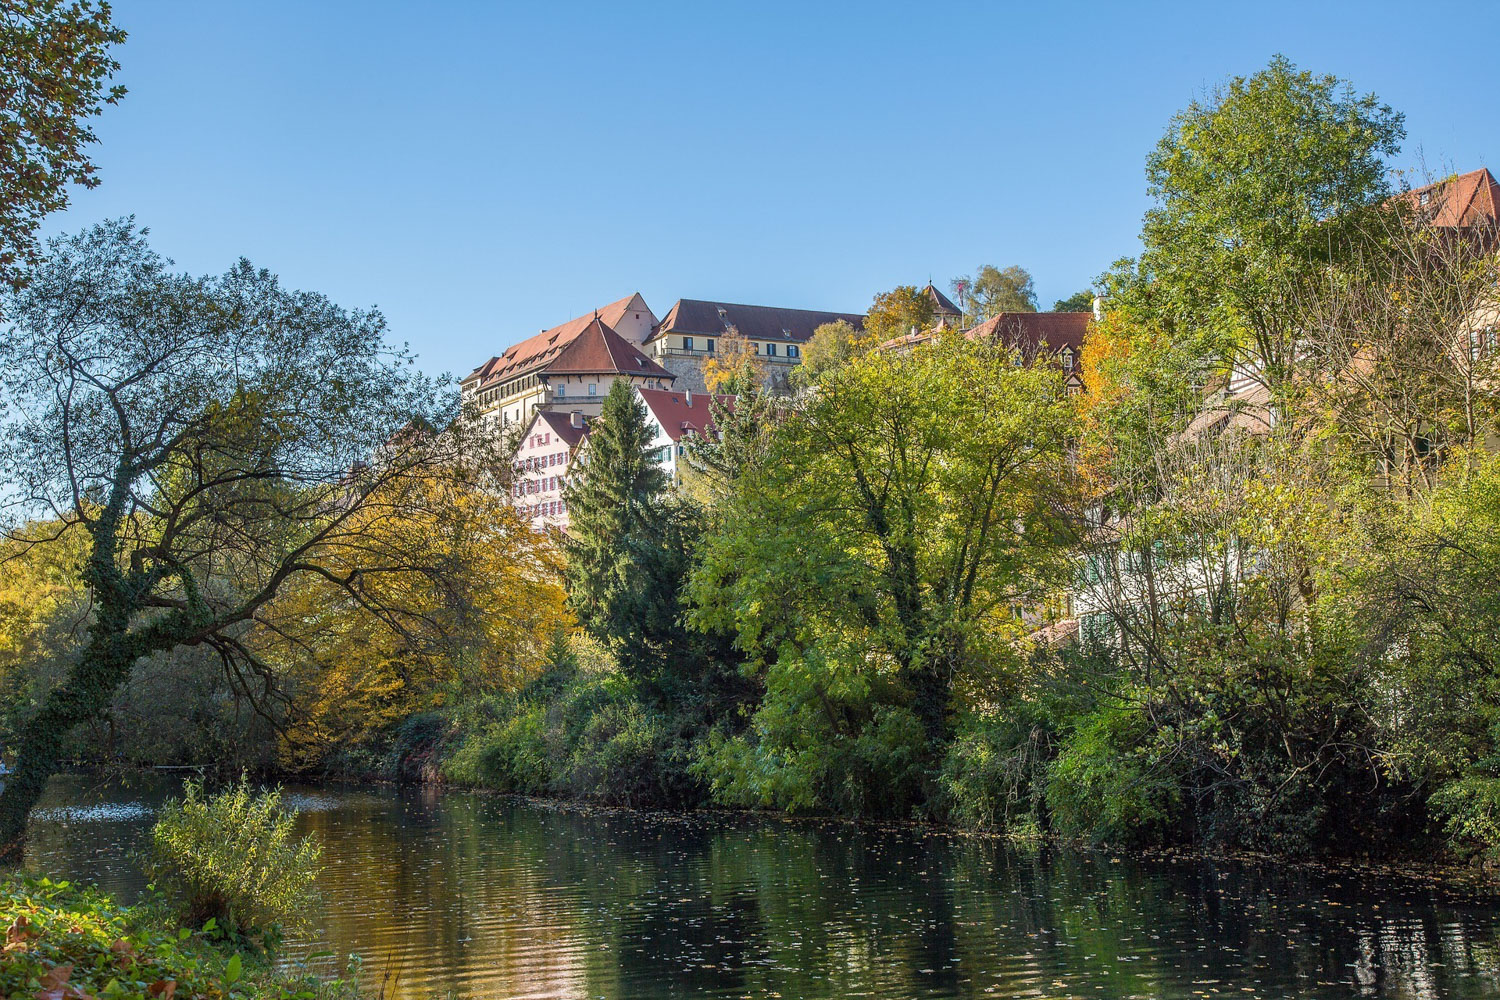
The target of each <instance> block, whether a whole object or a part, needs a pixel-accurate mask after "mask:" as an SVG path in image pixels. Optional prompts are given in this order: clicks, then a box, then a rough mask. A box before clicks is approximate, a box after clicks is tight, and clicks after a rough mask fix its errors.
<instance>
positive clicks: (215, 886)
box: [145, 776, 322, 940]
mask: <svg viewBox="0 0 1500 1000" xmlns="http://www.w3.org/2000/svg"><path fill="white" fill-rule="evenodd" d="M293 822H294V816H293V814H292V813H291V812H289V811H287V810H285V809H283V808H282V807H281V789H279V788H277V789H272V790H270V791H260V792H257V791H255V790H253V789H252V788H251V787H250V784H249V782H248V781H247V779H246V778H245V777H244V776H241V777H240V780H239V783H238V784H236V785H234V786H232V787H230V788H229V789H227V790H225V791H223V792H219V793H217V794H214V795H207V794H205V793H204V790H203V785H202V784H201V783H199V782H192V781H190V782H188V783H187V784H186V785H185V786H184V789H183V796H182V798H180V799H172V800H170V801H169V802H167V804H166V805H165V806H163V807H162V810H161V814H160V816H159V817H158V819H157V821H156V825H155V826H153V827H152V828H151V843H150V847H149V849H148V855H147V859H146V865H145V867H146V872H147V874H148V876H150V877H151V878H152V879H153V880H154V881H155V882H156V884H157V885H158V886H159V887H161V888H162V889H163V890H164V891H165V892H166V893H167V894H168V896H169V897H170V898H173V899H174V900H175V901H176V902H177V903H178V904H179V905H180V906H181V907H182V908H183V910H184V911H185V913H186V915H187V917H188V919H189V920H190V921H193V922H194V923H198V924H202V923H205V922H207V921H208V920H214V921H216V922H217V924H218V925H219V926H221V927H223V928H225V929H226V930H228V931H229V932H231V933H235V934H238V935H241V936H246V937H248V936H250V935H252V934H256V933H259V934H260V935H261V936H262V939H263V940H264V939H265V936H266V935H268V934H274V933H275V932H276V931H277V930H278V929H279V928H281V927H300V926H303V925H304V924H305V923H306V920H307V917H308V915H309V913H310V912H311V909H312V907H313V906H314V904H315V903H316V901H317V890H316V888H315V880H316V878H317V872H318V861H319V859H320V858H321V856H322V847H321V846H319V844H318V843H317V841H316V840H315V839H314V838H313V837H312V836H306V837H302V838H300V839H298V838H296V837H295V836H294V835H293V832H292V827H293Z"/></svg>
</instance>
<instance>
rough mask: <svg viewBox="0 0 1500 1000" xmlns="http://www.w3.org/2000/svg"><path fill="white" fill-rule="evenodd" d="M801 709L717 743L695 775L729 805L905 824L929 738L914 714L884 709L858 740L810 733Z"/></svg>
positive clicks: (707, 748) (775, 712)
mask: <svg viewBox="0 0 1500 1000" xmlns="http://www.w3.org/2000/svg"><path fill="white" fill-rule="evenodd" d="M805 714H806V713H804V712H803V711H802V710H801V708H799V709H797V710H795V711H794V712H791V713H788V712H786V711H784V707H783V706H781V705H771V706H768V707H766V708H762V710H761V711H760V713H758V714H757V716H756V730H755V731H753V732H750V733H745V734H741V735H739V736H734V737H725V736H724V735H723V734H721V733H713V734H711V735H710V737H709V739H708V740H707V741H706V743H705V744H704V745H703V746H702V747H701V748H700V751H699V753H698V758H697V760H696V762H695V763H694V765H693V773H694V774H695V775H697V776H699V777H701V778H703V779H704V780H706V781H707V782H708V783H709V786H710V790H711V792H712V795H713V798H714V800H715V801H716V802H718V803H720V804H721V805H729V806H743V807H748V808H776V809H784V810H786V811H788V812H808V811H828V812H835V813H838V814H840V815H845V816H865V817H886V818H890V817H897V818H899V817H904V816H906V815H907V814H908V813H909V812H910V808H911V804H912V803H913V802H916V801H918V800H919V795H920V786H921V782H922V777H923V757H924V752H925V749H926V738H925V735H924V733H923V730H922V723H921V721H920V720H919V719H918V718H917V717H916V715H915V714H913V713H912V712H911V711H910V710H908V709H906V708H904V707H901V706H896V705H877V706H875V708H874V709H873V711H872V712H871V715H870V718H869V720H868V721H867V722H865V724H864V725H863V726H862V727H860V728H859V729H858V730H856V731H855V732H853V733H848V734H845V733H833V732H830V731H828V730H827V729H825V728H812V727H809V726H807V724H806V718H805Z"/></svg>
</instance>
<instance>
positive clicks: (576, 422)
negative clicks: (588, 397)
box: [568, 410, 583, 427]
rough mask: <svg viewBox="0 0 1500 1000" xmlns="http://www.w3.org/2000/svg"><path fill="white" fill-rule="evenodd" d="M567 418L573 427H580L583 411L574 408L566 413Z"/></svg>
mask: <svg viewBox="0 0 1500 1000" xmlns="http://www.w3.org/2000/svg"><path fill="white" fill-rule="evenodd" d="M568 418H569V419H568V422H569V423H571V424H572V425H573V426H574V427H582V426H583V411H582V410H574V411H573V412H572V413H570V414H568Z"/></svg>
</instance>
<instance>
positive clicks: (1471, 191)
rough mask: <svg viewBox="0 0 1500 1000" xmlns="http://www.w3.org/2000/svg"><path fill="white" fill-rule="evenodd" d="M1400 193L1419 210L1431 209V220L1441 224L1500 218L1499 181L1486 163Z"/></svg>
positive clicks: (1476, 223) (1475, 223) (1488, 223)
mask: <svg viewBox="0 0 1500 1000" xmlns="http://www.w3.org/2000/svg"><path fill="white" fill-rule="evenodd" d="M1397 197H1400V198H1405V199H1407V200H1408V201H1409V202H1411V204H1412V206H1413V207H1415V208H1416V209H1417V210H1418V211H1420V212H1424V213H1430V214H1431V219H1430V220H1429V223H1428V224H1429V225H1432V226H1437V227H1440V228H1449V229H1451V228H1460V227H1468V226H1493V225H1495V224H1496V223H1497V222H1500V183H1497V182H1496V181H1495V176H1494V175H1493V174H1491V173H1490V172H1489V171H1488V170H1486V169H1484V168H1483V167H1481V168H1480V169H1478V170H1471V171H1469V172H1468V173H1466V174H1458V175H1457V176H1454V177H1449V178H1448V179H1447V180H1442V181H1438V182H1437V183H1436V184H1428V185H1426V186H1425V187H1419V188H1415V189H1413V190H1411V191H1407V192H1405V193H1403V194H1400V195H1398V196H1397Z"/></svg>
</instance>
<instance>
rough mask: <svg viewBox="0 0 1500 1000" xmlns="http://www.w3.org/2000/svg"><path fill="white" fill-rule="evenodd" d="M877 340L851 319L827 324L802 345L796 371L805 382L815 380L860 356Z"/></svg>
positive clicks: (815, 331)
mask: <svg viewBox="0 0 1500 1000" xmlns="http://www.w3.org/2000/svg"><path fill="white" fill-rule="evenodd" d="M878 322H879V320H877V323H878ZM876 343H878V341H876V340H875V338H874V336H872V335H870V334H867V333H865V332H864V331H862V330H856V329H855V328H854V327H853V326H852V325H851V324H850V323H849V321H848V320H842V319H840V320H834V321H833V322H832V323H824V324H823V325H822V326H820V327H818V328H817V329H816V330H814V331H813V335H812V338H811V339H810V340H808V342H807V343H806V345H804V346H803V348H802V364H800V365H798V366H797V370H796V372H795V374H796V375H797V377H798V378H799V379H800V380H802V381H806V380H809V379H816V378H817V377H818V376H819V375H821V374H823V373H824V372H825V371H829V370H831V369H833V368H837V367H838V366H839V365H842V364H846V363H847V362H849V361H851V360H852V359H854V358H857V357H859V356H860V355H861V354H863V353H864V352H865V351H867V350H869V349H870V347H872V346H874V345H875V344H876Z"/></svg>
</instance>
